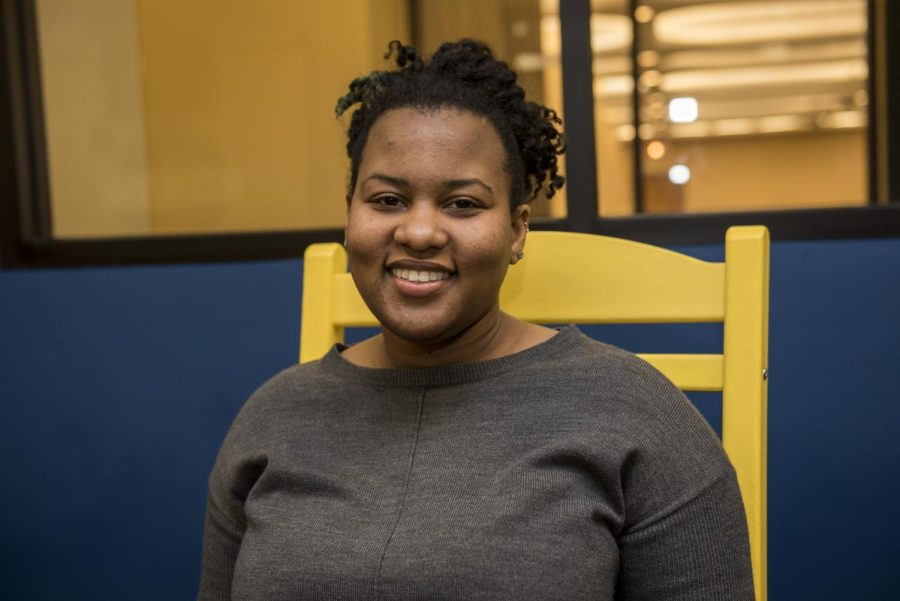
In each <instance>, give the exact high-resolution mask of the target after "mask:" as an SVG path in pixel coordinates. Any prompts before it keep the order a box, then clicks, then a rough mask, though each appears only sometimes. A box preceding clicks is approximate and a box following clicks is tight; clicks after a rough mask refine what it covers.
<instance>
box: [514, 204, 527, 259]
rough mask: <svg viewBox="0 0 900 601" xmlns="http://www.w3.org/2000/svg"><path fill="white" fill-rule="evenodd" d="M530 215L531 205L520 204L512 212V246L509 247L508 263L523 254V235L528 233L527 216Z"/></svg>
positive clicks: (520, 257)
mask: <svg viewBox="0 0 900 601" xmlns="http://www.w3.org/2000/svg"><path fill="white" fill-rule="evenodd" d="M530 216H531V206H530V205H527V204H524V203H523V204H520V205H519V206H518V207H516V208H515V210H514V211H513V214H512V233H513V240H512V248H511V249H510V257H509V264H510V265H515V264H516V263H518V262H519V261H521V260H522V257H524V256H525V237H526V236H527V235H528V218H529V217H530Z"/></svg>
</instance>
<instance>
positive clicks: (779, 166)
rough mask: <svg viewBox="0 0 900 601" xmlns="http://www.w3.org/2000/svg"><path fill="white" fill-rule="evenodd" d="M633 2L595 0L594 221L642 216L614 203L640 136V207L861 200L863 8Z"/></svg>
mask: <svg viewBox="0 0 900 601" xmlns="http://www.w3.org/2000/svg"><path fill="white" fill-rule="evenodd" d="M629 5H631V3H630V2H615V1H595V2H593V3H592V6H593V9H594V15H593V18H592V34H593V39H594V53H595V100H596V102H597V105H598V113H597V114H598V119H597V122H598V131H597V134H598V156H599V158H598V161H599V174H598V175H599V179H600V182H601V194H600V213H601V214H602V215H604V216H614V215H622V214H628V213H631V212H635V211H637V210H640V209H637V208H636V207H637V206H639V205H638V204H637V203H631V202H628V201H623V198H624V199H629V200H630V199H631V198H632V197H633V196H634V195H633V194H629V190H630V189H629V184H628V183H627V182H626V181H625V180H626V179H628V178H627V177H626V176H627V175H628V174H629V173H633V171H632V169H633V165H632V163H633V159H631V160H630V159H629V157H632V156H633V153H632V152H631V149H632V147H631V145H632V144H633V143H635V142H634V141H635V140H637V143H638V144H639V145H640V151H641V152H640V153H639V159H638V162H639V170H640V173H641V179H640V182H641V184H642V186H641V187H642V189H643V194H642V198H641V199H640V200H641V201H642V205H643V206H642V210H643V211H644V212H648V213H671V212H717V211H743V210H754V209H782V208H811V207H834V206H853V205H863V204H866V203H867V202H868V163H867V160H868V159H867V151H866V148H867V132H868V124H867V115H868V108H867V105H868V102H869V98H868V93H867V90H868V73H867V44H866V40H867V34H866V28H867V22H866V2H865V0H804V1H783V0H754V1H752V2H750V1H724V0H723V1H711V2H710V1H706V2H700V1H696V0H694V1H683V0H642V1H641V2H638V3H636V9H635V11H634V13H633V14H631V15H627V17H628V19H624V17H625V11H626V10H628V9H627V8H626V6H629ZM631 18H633V19H634V20H635V21H636V30H637V39H636V40H635V43H636V48H634V56H636V57H637V72H638V81H637V91H638V97H639V103H638V104H639V114H638V119H637V122H636V123H635V122H634V119H633V114H632V113H633V111H630V110H629V108H628V106H629V103H630V95H631V89H632V87H633V79H632V78H631V63H630V59H629V54H630V53H631V51H632V50H631V47H630V42H631V37H632V36H631V34H630V32H629V31H628V29H629V27H628V25H626V20H627V21H630V20H631ZM635 125H636V127H635ZM613 132H617V134H616V135H612V134H613ZM608 178H613V179H616V178H619V181H618V183H616V184H615V186H616V187H617V188H616V187H614V188H613V189H610V188H609V186H610V185H612V184H611V183H610V182H605V181H604V180H605V179H608Z"/></svg>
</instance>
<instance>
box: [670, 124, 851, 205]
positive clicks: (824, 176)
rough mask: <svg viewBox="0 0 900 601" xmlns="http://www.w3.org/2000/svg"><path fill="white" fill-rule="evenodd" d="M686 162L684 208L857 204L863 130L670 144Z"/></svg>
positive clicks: (674, 156)
mask: <svg viewBox="0 0 900 601" xmlns="http://www.w3.org/2000/svg"><path fill="white" fill-rule="evenodd" d="M682 154H683V156H684V157H686V158H687V161H686V164H687V165H688V166H690V167H691V170H692V178H691V181H690V182H689V183H688V184H687V185H685V189H684V207H683V208H684V210H685V211H722V210H728V211H736V210H753V209H786V208H794V207H796V208H804V207H806V208H809V207H828V206H848V205H863V204H865V203H866V200H867V175H868V172H867V167H866V165H867V162H866V137H865V132H863V131H859V130H856V131H832V132H822V131H820V132H817V133H809V134H790V135H788V134H785V135H777V136H776V135H772V136H765V137H756V138H724V139H712V140H705V141H702V142H700V141H698V142H689V143H680V144H678V145H676V146H675V147H674V148H673V149H672V151H671V153H670V156H671V157H672V158H673V159H675V160H677V158H676V157H679V156H680V155H682Z"/></svg>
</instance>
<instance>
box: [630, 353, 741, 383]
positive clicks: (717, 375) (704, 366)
mask: <svg viewBox="0 0 900 601" xmlns="http://www.w3.org/2000/svg"><path fill="white" fill-rule="evenodd" d="M638 357H640V358H641V359H643V360H644V361H646V362H647V363H649V364H650V365H652V366H653V367H655V368H656V369H658V370H659V371H661V372H662V373H663V375H664V376H666V377H667V378H669V379H670V380H671V381H672V383H673V384H675V386H676V387H678V388H679V389H681V390H687V391H694V392H715V391H720V390H722V383H723V370H724V358H723V357H722V355H687V354H685V355H663V354H640V355H638Z"/></svg>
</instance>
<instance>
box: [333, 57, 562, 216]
mask: <svg viewBox="0 0 900 601" xmlns="http://www.w3.org/2000/svg"><path fill="white" fill-rule="evenodd" d="M392 55H393V56H394V57H395V61H396V64H397V67H398V68H397V70H395V71H373V72H371V73H369V74H368V75H365V76H363V77H358V78H356V79H354V80H353V81H352V82H351V83H350V91H349V92H348V93H347V94H346V95H345V96H343V97H342V98H341V99H340V100H338V103H337V107H336V108H335V112H336V113H337V116H338V117H340V116H341V115H343V114H344V112H346V111H347V110H348V109H350V108H351V107H352V106H354V105H356V104H358V105H359V107H358V108H357V109H356V111H354V113H353V117H352V119H351V121H350V128H349V130H348V132H347V137H348V141H347V155H348V156H349V157H350V188H349V193H348V195H352V194H353V190H354V188H355V187H356V179H357V176H358V174H359V163H360V160H361V158H362V153H363V149H364V148H365V146H366V141H367V139H368V136H369V130H371V129H372V125H373V124H374V123H375V122H376V121H377V120H378V118H379V117H380V116H381V115H383V114H384V113H385V112H387V111H390V110H392V109H398V108H405V107H411V108H420V109H423V110H435V109H440V108H451V107H452V108H457V109H460V110H463V111H468V112H471V113H473V114H475V115H480V116H482V117H484V118H486V119H487V120H488V121H490V123H491V124H493V126H494V128H495V129H496V131H497V134H498V135H499V136H500V140H501V141H502V143H503V148H504V149H505V151H506V159H507V160H506V161H505V167H506V170H507V171H508V172H509V174H510V179H511V183H512V186H511V189H510V199H509V200H510V208H512V209H514V208H516V207H517V206H519V205H520V204H522V203H524V202H529V201H531V200H533V199H534V198H535V197H536V196H537V194H538V192H539V191H540V190H541V188H542V187H544V188H545V193H546V195H547V198H550V197H552V196H553V194H554V193H555V192H556V190H558V189H559V188H561V187H562V185H563V183H564V182H565V180H564V178H563V177H562V176H561V175H559V174H558V169H559V165H558V163H557V155H560V154H562V152H563V151H564V150H565V141H564V137H563V134H562V132H561V131H560V130H559V129H558V128H557V126H559V125H561V124H562V121H561V120H560V118H559V116H558V115H557V114H556V112H555V111H553V110H551V109H548V108H547V107H544V106H541V105H539V104H535V103H533V102H528V101H526V100H525V91H524V90H523V89H522V87H521V86H519V85H518V84H517V83H516V74H515V72H513V70H512V69H510V68H509V66H508V65H507V64H506V63H504V62H503V61H500V60H497V59H496V58H495V57H494V55H493V53H492V52H491V49H490V48H489V47H488V46H487V45H486V44H484V43H482V42H477V41H474V40H468V39H464V40H460V41H458V42H452V43H451V42H448V43H446V44H443V45H442V46H441V47H440V48H438V50H437V52H435V53H434V55H433V56H432V57H431V59H430V60H428V61H425V60H423V59H422V57H421V56H419V53H418V51H417V50H416V49H415V48H413V47H412V46H404V45H403V44H401V43H400V42H398V41H396V40H395V41H393V42H391V43H390V45H389V50H388V53H387V54H386V55H385V58H386V59H389V58H391V56H392Z"/></svg>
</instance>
